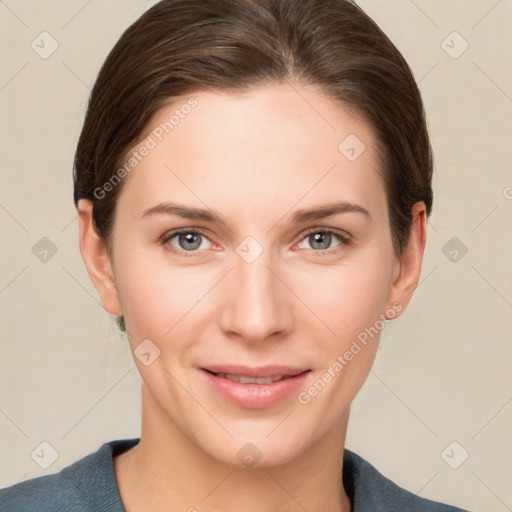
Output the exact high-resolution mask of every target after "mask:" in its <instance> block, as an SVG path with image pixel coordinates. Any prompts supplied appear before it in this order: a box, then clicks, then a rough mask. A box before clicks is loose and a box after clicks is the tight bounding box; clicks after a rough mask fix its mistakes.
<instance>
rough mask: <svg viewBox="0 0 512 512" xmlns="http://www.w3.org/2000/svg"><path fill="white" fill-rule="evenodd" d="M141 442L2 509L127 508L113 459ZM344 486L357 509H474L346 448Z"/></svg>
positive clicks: (43, 482)
mask: <svg viewBox="0 0 512 512" xmlns="http://www.w3.org/2000/svg"><path fill="white" fill-rule="evenodd" d="M139 441H140V438H132V439H119V440H115V441H109V442H107V443H104V444H103V445H102V446H101V447H100V448H99V449H98V451H96V452H94V453H91V454H89V455H86V456H85V457H83V458H82V459H80V460H78V461H76V462H74V463H73V464H71V465H69V466H67V467H65V468H63V469H62V470H61V471H60V472H59V473H55V474H51V475H44V476H40V477H37V478H32V479H29V480H25V481H23V482H19V483H17V484H14V485H11V486H10V487H6V488H4V489H0V512H125V510H124V507H123V504H122V502H121V497H120V495H119V489H118V487H117V482H116V479H115V474H114V465H113V460H112V457H113V456H114V455H117V454H119V453H122V452H125V451H127V450H128V449H130V448H131V447H132V446H135V445H136V444H137V443H138V442H139ZM343 485H344V487H345V490H346V492H347V494H348V496H349V498H350V501H351V503H352V509H351V510H352V512H397V511H407V512H468V511H463V510H462V509H460V508H456V507H452V506H450V505H445V504H443V503H438V502H435V501H431V500H427V499H425V498H421V497H419V496H417V495H415V494H413V493H411V492H409V491H407V490H405V489H402V488H401V487H398V486H397V485H396V484H394V483H393V482H392V481H391V480H389V479H387V478H386V477H384V476H383V475H382V474H381V473H379V472H378V471H377V469H375V468H374V467H373V466H372V465H371V464H370V463H369V462H367V461H366V460H364V459H363V458H361V457H360V456H359V455H357V454H356V453H354V452H351V451H350V450H347V449H346V448H345V450H344V453H343Z"/></svg>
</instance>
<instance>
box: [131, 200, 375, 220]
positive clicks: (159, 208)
mask: <svg viewBox="0 0 512 512" xmlns="http://www.w3.org/2000/svg"><path fill="white" fill-rule="evenodd" d="M346 212H354V213H361V214H363V215H365V216H366V217H368V219H371V218H372V216H371V214H370V212H369V211H368V210H367V209H366V208H364V207H363V206H361V205H359V204H355V203H350V202H339V203H329V204H325V205H320V206H316V207H313V208H306V209H302V210H297V211H296V212H295V213H294V214H293V215H292V218H291V222H292V223H293V224H300V223H301V222H306V221H309V220H318V219H323V218H325V217H330V216H331V215H336V214H338V213H346ZM156 214H166V215H177V216H179V217H182V218H184V219H193V220H202V221H205V222H220V223H222V224H224V221H223V220H222V218H221V217H220V215H219V214H218V213H216V212H214V211H213V210H210V209H203V208H191V207H188V206H184V205H180V204H177V203H170V202H166V203H160V204H157V205H155V206H152V207H150V208H147V209H145V210H144V211H143V212H142V214H141V216H140V218H145V217H148V216H150V215H156Z"/></svg>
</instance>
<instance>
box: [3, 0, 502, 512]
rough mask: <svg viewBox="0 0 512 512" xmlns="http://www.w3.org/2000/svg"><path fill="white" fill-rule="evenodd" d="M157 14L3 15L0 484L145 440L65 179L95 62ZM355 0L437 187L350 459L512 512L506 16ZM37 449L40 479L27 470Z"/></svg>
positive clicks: (487, 4) (132, 383)
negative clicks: (397, 60)
mask: <svg viewBox="0 0 512 512" xmlns="http://www.w3.org/2000/svg"><path fill="white" fill-rule="evenodd" d="M153 3H155V2H154V1H143V0H129V1H127V0H108V1H99V0H92V1H91V0H90V1H88V2H87V1H85V0H72V1H71V0H68V1H66V2H64V1H61V2H57V1H45V2H36V1H34V0H32V1H28V0H17V1H16V0H7V2H1V3H0V30H1V33H2V39H3V41H2V42H3V44H2V50H1V53H2V63H3V65H2V68H1V70H0V105H1V112H2V126H1V144H2V146H1V156H2V158H1V166H0V234H1V240H0V251H1V252H0V262H1V271H0V312H1V313H0V340H1V341H0V343H1V356H0V376H1V377H0V378H1V383H0V384H1V385H0V452H1V453H2V463H1V467H0V487H3V486H7V485H11V484H14V483H16V482H18V481H21V480H24V479H28V478H33V477H36V476H39V475H43V474H48V473H53V472H57V471H58V470H60V469H61V468H63V467H64V466H67V465H69V464H70V463H72V462H74V461H75V460H77V459H78V458H80V457H82V456H84V455H86V454H88V453H91V452H93V451H96V450H97V448H98V447H99V446H100V444H102V443H103V442H105V441H108V440H111V439H120V438H125V437H138V436H139V433H140V430H139V425H140V403H139V393H140V382H141V380H140V377H139V374H138V372H137V369H136V367H135V364H134V363H133V361H132V356H131V354H130V351H129V348H128V343H127V340H126V339H125V338H124V337H121V336H120V334H119V332H118V330H117V327H116V325H115V323H114V321H113V319H112V318H111V317H110V316H109V315H108V313H106V312H105V311H104V310H103V309H102V307H101V305H100V304H99V302H98V300H97V295H96V291H95V289H94V287H93V285H92V283H91V282H90V280H89V277H88V274H87V272H86V269H85V266H84V264H83V262H82V259H81V256H80V253H79V249H78V231H77V226H78V223H77V217H76V211H75V209H74V205H73V202H72V180H71V176H72V174H71V169H72V157H73V152H74V149H75V145H76V141H77V137H78V134H79V130H80V128H81V122H82V119H83V114H84V109H85V106H86V101H87V98H88V94H89V90H90V88H91V86H92V84H93V82H94V79H95V77H96V74H97V72H98V70H99V67H100V65H101V63H102V62H103V60H104V58H105V57H106V55H107V53H108V51H109V50H110V49H111V47H112V46H113V44H114V43H115V41H116V40H117V39H118V37H119V36H120V34H121V33H122V31H123V30H124V29H125V28H126V27H127V26H128V25H129V24H130V23H131V22H132V21H134V20H135V19H136V18H137V17H138V16H139V15H140V14H141V13H142V12H143V11H145V10H146V9H147V8H149V7H150V6H151V5H152V4H153ZM359 4H360V5H361V6H362V7H363V8H364V9H365V10H366V11H367V12H368V14H370V16H372V17H373V18H374V19H375V20H376V21H377V23H378V24H379V25H380V26H381V27H382V29H383V30H384V31H385V32H386V33H387V34H388V35H389V37H390V38H391V40H392V41H393V42H394V43H395V44H396V45H397V46H398V48H399V49H400V50H401V51H402V52H403V54H404V56H405V58H406V59H407V60H408V62H409V63H410V65H411V67H412V68H413V70H414V73H415V76H416V78H417V80H418V81H419V84H420V87H421V90H422V93H423V96H424V101H425V106H426V110H427V113H428V121H429V127H430V133H431V137H432V144H433V147H434V152H435V157H436V173H435V204H434V212H433V216H432V218H431V221H430V224H429V231H428V243H427V250H426V256H425V260H424V266H423V273H422V280H421V283H420V285H419V287H418V289H417V291H416V295H415V297H414V299H413V301H412V303H411V304H410V306H409V309H408V311H407V312H406V314H405V315H404V316H403V317H401V318H399V319H398V320H395V321H394V322H392V323H391V324H389V325H388V326H387V327H386V329H385V331H384V333H383V336H382V339H381V345H380V350H379V351H378V355H377V359H376V361H375V364H374V366H373V369H372V372H371V373H370V376H369V378H368V380H367V382H366V384H365V385H364V387H363V389H362V390H361V392H360V394H359V395H358V397H357V398H356V400H355V402H354V404H353V406H352V415H351V422H350V425H349V432H348V436H347V447H348V448H350V449H352V450H354V451H356V452H357V453H359V454H360V455H362V456H363V457H365V458H366V459H368V460H369V461H370V462H371V463H372V464H374V465H375V466H376V467H377V468H378V469H379V470H380V471H381V472H382V473H383V474H385V475H386V476H387V477H389V478H391V479H392V480H393V481H395V482H396V483H397V484H399V485H401V486H403V487H405V488H407V489H409V490H411V491H413V492H415V493H418V494H420V495H421V496H424V497H428V498H431V499H436V500H439V501H446V502H449V503H452V504H454V505H458V506H460V507H463V508H464V507H465V508H469V509H470V510H474V511H482V512H483V511H486V512H502V511H506V510H512V487H511V485H510V482H511V477H512V428H511V426H512V370H511V369H512V339H511V338H512V336H511V333H512V265H511V261H512V258H511V255H512V222H511V220H512V172H511V162H512V144H511V143H510V135H511V128H512V126H511V125H512V122H511V120H512V66H511V64H512V62H511V57H510V55H511V49H512V31H511V30H510V27H511V26H512V2H511V1H510V0H501V1H496V0H478V1H476V0H475V1H468V0H464V1H463V0H459V1H448V2H447V1H441V0H435V1H432V0H431V1H426V0H415V1H412V0H392V1H390V0H388V1H386V2H382V1H377V0H364V1H363V0H360V2H359ZM43 31H47V32H49V33H50V34H51V36H52V37H53V38H54V39H55V40H56V41H57V43H58V48H57V50H56V51H55V52H54V53H53V54H52V55H50V56H49V57H48V58H46V59H44V58H42V57H41V56H40V55H39V54H38V53H36V52H35V51H34V50H33V49H32V47H31V43H32V41H34V40H35V41H36V43H37V42H38V41H39V45H40V46H41V43H40V40H41V38H40V37H39V38H38V36H39V34H40V33H41V32H43ZM454 31H457V32H458V33H459V34H460V37H459V36H457V35H455V36H454V35H450V34H452V32H454ZM448 36H449V37H448ZM42 37H47V36H42ZM447 37H448V39H446V38H447ZM462 38H463V39H462ZM445 40H446V42H445V43H443V41H445ZM45 41H46V44H45V48H46V50H48V49H49V48H51V46H50V40H49V39H46V40H45ZM464 41H467V43H468V44H469V47H468V48H467V50H466V51H465V52H464V53H462V54H461V55H458V53H460V51H461V50H462V49H463V48H464V46H463V45H464ZM445 50H446V51H445ZM39 51H42V49H39ZM447 52H449V53H451V54H452V56H450V55H449V54H448V53H447ZM454 56H457V58H453V57H454ZM43 237H47V238H48V239H49V240H51V242H52V243H53V244H54V246H55V248H56V250H57V252H56V254H55V255H53V256H52V253H51V252H50V253H49V254H48V255H47V261H46V262H44V261H41V260H40V257H42V255H41V254H38V251H37V249H38V248H39V249H40V246H36V244H37V243H38V242H39V241H40V240H41V239H42V238H43ZM452 237H456V238H457V239H458V241H455V243H456V244H458V245H459V247H457V246H456V245H454V246H452V245H450V244H449V245H448V246H446V244H447V243H448V242H449V240H450V239H452ZM39 243H45V242H39ZM46 243H48V242H46ZM450 243H451V244H452V243H454V242H453V241H452V242H450ZM461 244H464V246H465V247H467V253H466V254H465V255H463V256H461V255H462V252H461V250H460V248H461V247H462V245H461ZM34 246H36V249H34V250H33V247H34ZM454 250H455V251H457V253H456V254H455V253H454V252H453V251H454ZM450 251H452V252H451V253H450ZM34 253H35V254H34ZM445 253H446V254H447V255H445ZM38 256H39V257H38ZM455 256H457V261H451V259H450V258H452V259H453V258H454V257H455ZM43 441H46V442H48V443H49V444H50V445H51V446H52V447H53V448H54V449H55V450H56V452H57V453H58V458H57V459H56V460H55V461H54V462H53V464H52V465H50V466H49V467H48V468H47V469H43V468H41V467H40V466H39V465H38V464H36V462H35V461H34V460H33V459H32V457H31V453H32V452H34V450H36V453H38V450H39V452H40V450H41V448H40V443H41V442H43ZM453 441H456V442H457V443H458V445H456V446H455V448H454V450H453V451H451V449H449V450H448V452H447V453H448V456H447V455H446V452H445V455H444V458H443V456H442V453H443V451H444V450H445V448H446V447H447V446H448V445H450V443H452V442H453ZM43 447H44V445H43ZM48 450H49V448H47V451H46V453H50V452H49V451H48ZM463 450H465V451H467V452H468V453H469V457H468V458H467V460H466V461H465V462H464V463H462V464H461V465H460V466H459V467H458V469H452V467H450V466H449V465H448V464H447V462H445V460H449V461H450V462H451V463H452V465H456V464H457V463H460V460H461V456H462V454H463V453H464V452H463Z"/></svg>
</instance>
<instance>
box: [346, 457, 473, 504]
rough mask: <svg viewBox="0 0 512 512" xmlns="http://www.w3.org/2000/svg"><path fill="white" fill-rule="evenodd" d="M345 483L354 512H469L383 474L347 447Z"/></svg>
mask: <svg viewBox="0 0 512 512" xmlns="http://www.w3.org/2000/svg"><path fill="white" fill-rule="evenodd" d="M343 485H344V487H345V489H346V491H347V493H348V494H349V497H350V499H351V500H352V503H353V512H366V511H369V510H371V511H372V512H395V511H396V510H407V511H408V512H469V511H467V510H463V509H460V508H457V507H454V506H451V505H447V504H445V503H440V502H437V501H432V500H428V499H426V498H422V497H420V496H418V495H416V494H414V493H412V492H410V491H407V490H406V489H403V488H402V487H399V486H398V485H396V484H395V483H394V482H392V481H391V480H389V479H388V478H386V477H385V476H384V475H382V474H381V473H380V472H379V471H378V470H377V469H376V468H375V467H374V466H372V465H371V464H370V463H369V462H368V461H366V460H364V459H363V458H362V457H360V456H359V455H357V454H356V453H354V452H352V451H350V450H347V449H345V451H344V454H343Z"/></svg>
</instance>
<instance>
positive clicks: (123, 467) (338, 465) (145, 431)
mask: <svg viewBox="0 0 512 512" xmlns="http://www.w3.org/2000/svg"><path fill="white" fill-rule="evenodd" d="M142 390H143V391H142V429H141V437H140V442H139V443H138V444H137V445H136V446H135V447H133V448H132V449H130V450H128V451H127V452H125V453H123V454H121V455H119V456H117V457H116V458H115V459H114V471H115V474H116V479H117V482H118V487H119V491H120V494H121V499H122V501H123V505H124V507H125V510H126V512H145V511H154V510H159V511H162V512H163V511H166V510H183V511H187V512H203V511H204V512H221V511H222V512H232V511H233V512H234V511H239V510H244V511H246V512H256V511H257V512H274V511H275V510H279V511H282V512H296V511H303V510H329V511H333V512H350V510H351V505H350V500H349V498H348V497H347V495H346V492H345V489H344V488H343V483H342V469H343V449H344V444H345V436H346V430H347V424H348V413H349V411H348V410H347V411H346V413H345V414H344V415H343V416H342V418H341V420H340V421H339V422H338V423H336V425H335V426H334V428H332V429H331V430H330V431H329V433H328V434H327V435H326V436H325V437H324V438H322V439H321V440H320V441H318V442H316V443H314V444H313V445H312V446H310V447H309V448H308V449H307V450H306V451H304V452H303V453H301V454H300V455H299V456H298V457H296V458H295V459H293V460H291V461H289V462H287V463H285V464H282V465H279V466H262V467H260V466H259V465H256V466H255V467H250V468H249V467H247V468H243V467H234V466H232V465H228V464H225V463H223V462H221V461H219V460H217V459H215V458H212V457H211V456H209V455H208V454H207V453H205V452H204V451H203V450H201V449H200V448H199V447H198V446H197V444H196V443H194V442H192V440H191V439H190V438H189V437H187V435H186V434H185V433H184V432H182V431H180V430H179V429H178V428H177V427H176V425H174V424H172V423H171V422H170V421H169V420H168V418H167V417H166V416H165V414H164V413H163V411H162V410H161V409H160V408H159V407H158V405H157V404H156V403H155V401H154V399H153V397H152V396H151V393H150V392H149V391H148V390H147V388H146V387H145V386H143V388H142Z"/></svg>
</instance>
